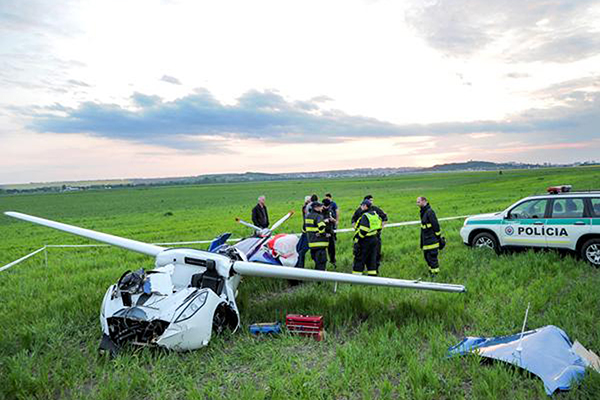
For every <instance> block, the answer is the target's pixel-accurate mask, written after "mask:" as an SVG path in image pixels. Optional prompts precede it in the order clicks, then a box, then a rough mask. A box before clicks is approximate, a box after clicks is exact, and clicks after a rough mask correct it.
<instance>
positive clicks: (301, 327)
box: [285, 314, 325, 341]
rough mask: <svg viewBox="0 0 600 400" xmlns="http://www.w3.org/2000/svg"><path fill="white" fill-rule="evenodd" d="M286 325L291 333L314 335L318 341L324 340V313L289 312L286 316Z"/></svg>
mask: <svg viewBox="0 0 600 400" xmlns="http://www.w3.org/2000/svg"><path fill="white" fill-rule="evenodd" d="M285 326H286V327H287V330H288V332H290V333H295V334H298V335H302V336H312V337H314V338H315V340H317V341H321V340H323V338H324V336H325V332H324V331H323V316H322V315H300V314H288V315H286V317H285Z"/></svg>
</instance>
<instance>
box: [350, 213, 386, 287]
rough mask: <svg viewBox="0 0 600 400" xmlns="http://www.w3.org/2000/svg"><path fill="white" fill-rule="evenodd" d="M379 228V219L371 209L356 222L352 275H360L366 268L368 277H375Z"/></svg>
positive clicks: (380, 224) (380, 225)
mask: <svg viewBox="0 0 600 400" xmlns="http://www.w3.org/2000/svg"><path fill="white" fill-rule="evenodd" d="M381 227H382V223H381V218H380V217H379V215H377V213H376V212H375V211H374V210H372V209H369V210H368V211H366V212H365V213H364V214H363V215H362V216H361V217H360V219H359V220H358V221H357V222H356V226H355V227H354V242H355V243H356V244H357V245H358V251H357V252H356V253H355V255H354V266H353V268H352V273H353V274H362V273H363V271H364V269H365V266H366V267H367V271H366V273H367V274H368V275H377V243H378V240H377V233H378V232H379V231H381Z"/></svg>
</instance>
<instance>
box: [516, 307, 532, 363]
mask: <svg viewBox="0 0 600 400" xmlns="http://www.w3.org/2000/svg"><path fill="white" fill-rule="evenodd" d="M529 306H531V302H529V303H527V310H526V311H525V319H524V320H523V327H522V328H521V337H520V338H519V345H518V346H517V351H518V352H519V353H521V351H522V350H523V346H522V343H523V332H525V324H527V316H528V315H529Z"/></svg>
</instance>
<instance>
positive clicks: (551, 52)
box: [406, 0, 600, 63]
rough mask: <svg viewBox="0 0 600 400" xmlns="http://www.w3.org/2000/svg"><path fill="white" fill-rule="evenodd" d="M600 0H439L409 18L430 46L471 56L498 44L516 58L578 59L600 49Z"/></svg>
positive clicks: (412, 11) (500, 51)
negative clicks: (599, 21) (599, 25)
mask: <svg viewBox="0 0 600 400" xmlns="http://www.w3.org/2000/svg"><path fill="white" fill-rule="evenodd" d="M597 5H598V2H597V1H596V0H578V1H572V0H547V1H514V0H496V1H493V2H490V1H487V0H438V1H435V2H429V3H427V4H426V5H424V6H420V7H414V8H412V9H410V10H409V11H408V12H407V14H406V20H407V22H408V24H409V25H410V26H411V27H412V28H413V29H414V30H415V31H416V32H417V33H418V34H419V35H420V36H422V37H424V38H425V40H426V41H427V42H428V43H429V45H430V46H432V47H434V48H436V49H438V50H440V51H442V52H444V53H445V54H448V55H450V56H456V57H469V56H472V55H474V54H476V53H478V52H481V51H483V50H489V49H490V48H492V47H494V46H495V49H494V51H496V53H497V55H498V56H500V57H502V58H505V59H506V60H508V61H512V62H532V61H549V62H558V63H564V62H572V61H576V60H579V59H583V58H587V57H590V56H593V55H596V54H599V53H600V35H599V34H598V32H597V28H596V27H595V26H594V24H595V21H596V20H597V17H598V10H597V9H596V10H594V6H597Z"/></svg>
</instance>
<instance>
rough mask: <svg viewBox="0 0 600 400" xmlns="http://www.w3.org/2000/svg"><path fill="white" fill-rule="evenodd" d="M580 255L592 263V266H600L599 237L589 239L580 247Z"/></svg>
mask: <svg viewBox="0 0 600 400" xmlns="http://www.w3.org/2000/svg"><path fill="white" fill-rule="evenodd" d="M581 257H582V258H583V259H584V260H585V261H587V262H588V263H590V264H592V265H593V266H594V267H596V268H599V267H600V239H591V240H588V241H587V242H585V243H584V244H583V246H582V247H581Z"/></svg>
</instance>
